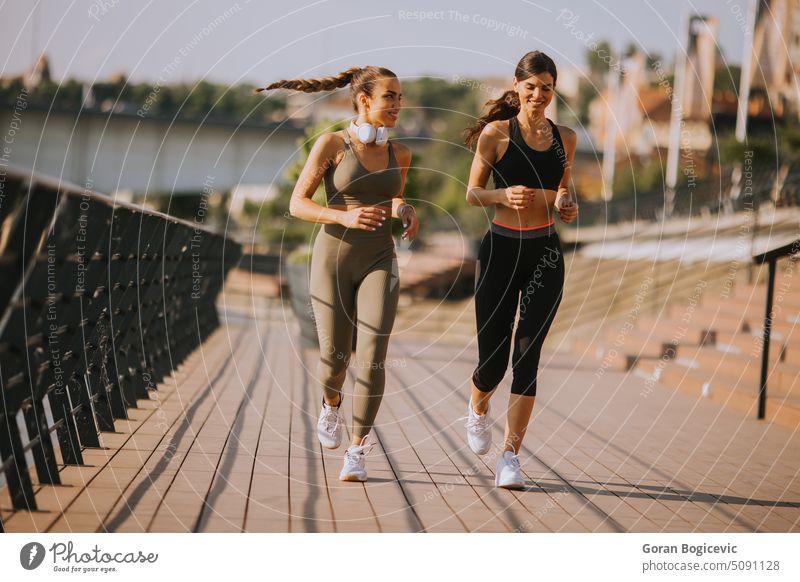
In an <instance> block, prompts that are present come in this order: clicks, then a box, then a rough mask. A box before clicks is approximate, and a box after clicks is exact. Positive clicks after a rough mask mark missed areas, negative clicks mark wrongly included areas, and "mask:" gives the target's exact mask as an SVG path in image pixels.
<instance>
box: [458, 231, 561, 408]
mask: <svg viewBox="0 0 800 582" xmlns="http://www.w3.org/2000/svg"><path fill="white" fill-rule="evenodd" d="M493 226H494V225H493ZM522 236H524V235H519V234H517V236H506V235H504V234H498V233H497V232H493V231H492V230H490V231H489V232H487V233H486V236H484V237H483V241H482V242H481V247H480V250H479V252H478V266H477V276H476V287H475V315H476V320H477V326H478V359H479V362H478V366H477V368H476V369H475V372H474V373H473V375H472V381H473V383H474V384H475V386H476V387H477V388H478V389H479V390H481V391H483V392H489V391H491V390H493V389H494V388H495V387H497V385H498V384H499V383H500V381H501V380H502V379H503V376H505V373H506V369H507V368H508V355H509V352H510V351H511V341H512V340H511V336H512V334H514V340H513V341H514V353H513V356H512V373H513V382H512V384H511V393H512V394H521V395H524V396H535V395H536V376H537V373H538V370H539V357H540V355H541V351H542V343H544V339H545V337H546V336H547V332H548V331H549V329H550V325H551V324H552V322H553V319H554V318H555V315H556V311H557V310H558V306H559V304H560V303H561V296H562V293H563V289H564V257H563V252H562V250H561V243H560V240H559V238H558V235H557V234H556V233H555V231H554V230H553V231H551V232H550V234H547V235H544V236H539V237H537V238H522ZM517 308H519V323H518V324H517V329H516V333H514V318H515V315H516V313H517Z"/></svg>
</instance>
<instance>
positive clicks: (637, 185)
mask: <svg viewBox="0 0 800 582" xmlns="http://www.w3.org/2000/svg"><path fill="white" fill-rule="evenodd" d="M664 170H665V168H664V166H663V164H662V163H661V162H660V161H659V159H658V158H651V159H650V160H647V161H642V162H637V163H628V164H625V165H624V166H622V167H620V168H617V169H616V171H615V172H614V198H633V197H635V196H641V195H642V194H644V193H647V192H653V191H656V190H660V189H662V188H663V187H664ZM680 175H681V176H683V173H680Z"/></svg>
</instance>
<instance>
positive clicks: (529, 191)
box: [500, 186, 536, 210]
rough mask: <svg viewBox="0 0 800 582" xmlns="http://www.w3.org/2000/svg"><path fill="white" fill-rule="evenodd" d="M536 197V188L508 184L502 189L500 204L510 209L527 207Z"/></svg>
mask: <svg viewBox="0 0 800 582" xmlns="http://www.w3.org/2000/svg"><path fill="white" fill-rule="evenodd" d="M535 197H536V190H535V189H534V188H528V187H527V186H509V187H508V188H506V189H505V190H504V196H503V198H502V199H501V200H500V204H502V205H503V206H507V207H508V208H511V209H512V210H522V209H523V208H527V207H528V206H530V204H531V203H532V202H533V199H534V198H535Z"/></svg>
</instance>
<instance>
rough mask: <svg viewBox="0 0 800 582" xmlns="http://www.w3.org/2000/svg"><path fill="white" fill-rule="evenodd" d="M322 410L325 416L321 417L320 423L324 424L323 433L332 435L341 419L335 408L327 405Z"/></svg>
mask: <svg viewBox="0 0 800 582" xmlns="http://www.w3.org/2000/svg"><path fill="white" fill-rule="evenodd" d="M324 408H325V416H323V417H322V422H324V423H325V431H326V432H329V433H332V432H334V431H335V430H336V429H337V428H339V424H340V423H341V422H342V417H341V415H340V414H339V410H338V409H337V408H335V407H333V406H327V405H326V406H325V407H324Z"/></svg>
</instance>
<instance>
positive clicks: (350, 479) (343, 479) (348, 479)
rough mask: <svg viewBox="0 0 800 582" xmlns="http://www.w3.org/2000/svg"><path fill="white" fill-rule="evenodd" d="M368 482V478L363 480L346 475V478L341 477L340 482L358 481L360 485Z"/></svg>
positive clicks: (356, 476) (355, 476)
mask: <svg viewBox="0 0 800 582" xmlns="http://www.w3.org/2000/svg"><path fill="white" fill-rule="evenodd" d="M366 480H367V478H366V477H364V478H363V479H362V478H361V477H359V476H358V475H345V476H344V477H342V476H340V477H339V481H358V482H360V483H363V482H364V481H366Z"/></svg>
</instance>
